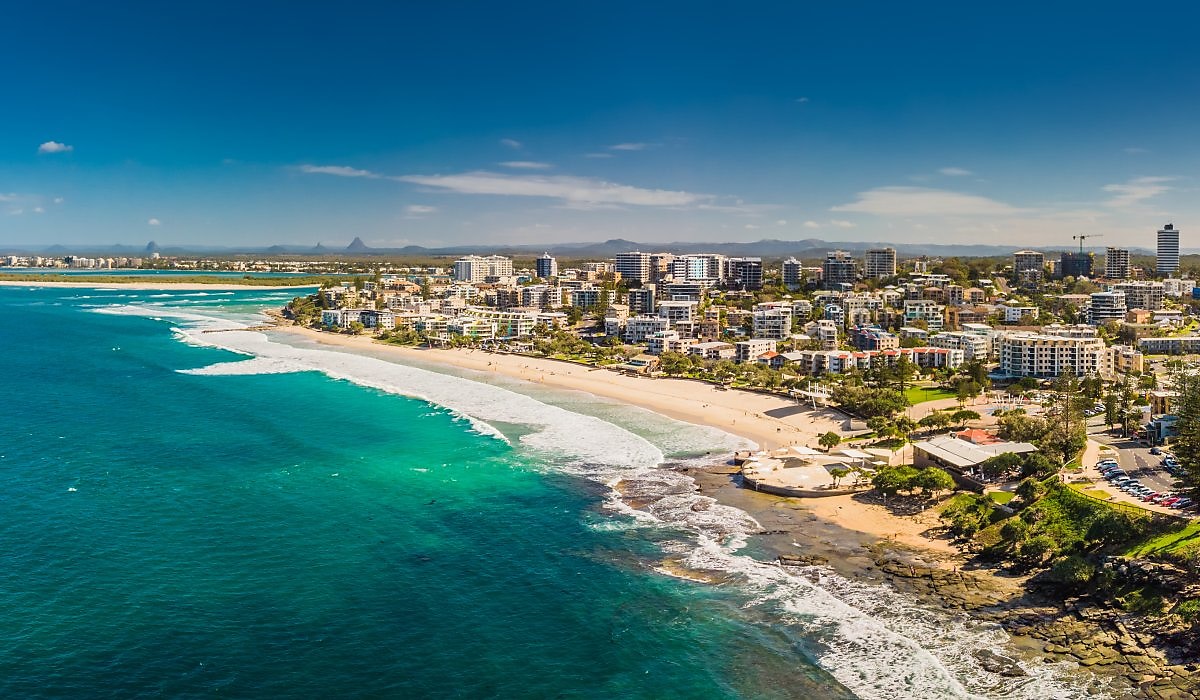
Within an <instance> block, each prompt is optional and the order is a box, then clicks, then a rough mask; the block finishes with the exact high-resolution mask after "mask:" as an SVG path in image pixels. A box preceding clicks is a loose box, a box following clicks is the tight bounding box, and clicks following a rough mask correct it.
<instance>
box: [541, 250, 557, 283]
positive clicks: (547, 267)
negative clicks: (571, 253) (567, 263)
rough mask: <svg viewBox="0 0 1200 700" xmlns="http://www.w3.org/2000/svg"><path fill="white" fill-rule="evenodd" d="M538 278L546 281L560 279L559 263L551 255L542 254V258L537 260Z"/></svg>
mask: <svg viewBox="0 0 1200 700" xmlns="http://www.w3.org/2000/svg"><path fill="white" fill-rule="evenodd" d="M537 276H538V277H541V278H542V279H544V280H548V279H550V278H551V277H558V261H557V260H555V259H554V257H553V256H551V255H550V254H549V253H542V257H540V258H538V259H537Z"/></svg>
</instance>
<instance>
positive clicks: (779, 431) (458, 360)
mask: <svg viewBox="0 0 1200 700" xmlns="http://www.w3.org/2000/svg"><path fill="white" fill-rule="evenodd" d="M272 330H273V331H280V332H284V333H288V334H291V335H295V336H300V337H303V338H307V339H309V340H312V341H315V342H317V343H320V344H323V345H329V346H333V347H337V348H344V349H347V350H369V351H373V352H379V353H382V354H383V355H384V356H386V355H391V356H393V357H397V358H408V359H412V360H418V361H424V362H428V363H431V364H437V365H442V366H448V367H453V368H455V369H465V370H472V371H477V372H484V373H491V374H496V375H499V376H503V377H506V378H509V379H518V380H523V381H527V382H533V383H536V384H541V385H543V386H547V387H553V388H556V389H565V390H571V391H581V392H585V393H588V394H592V395H594V396H599V397H602V398H607V399H611V400H614V401H619V402H621V403H624V404H627V405H630V406H636V407H638V408H642V409H645V410H648V411H651V412H654V413H657V414H660V415H663V416H666V417H668V418H672V419H675V420H678V421H682V422H684V423H690V424H693V425H701V426H707V427H711V428H716V429H718V430H722V431H725V432H727V433H730V434H733V435H735V436H737V437H740V438H742V439H743V440H748V441H750V442H754V443H756V444H757V445H758V448H759V449H775V448H778V447H783V446H788V445H807V446H809V447H816V446H817V437H818V436H819V435H821V434H822V433H824V432H827V431H830V430H832V431H835V432H838V431H840V430H841V428H842V425H843V423H844V421H845V420H846V418H845V416H844V415H843V414H841V413H840V412H837V411H833V410H830V409H815V410H814V409H812V408H811V407H806V406H804V405H802V404H797V403H796V402H795V401H792V400H790V399H787V398H785V397H781V396H770V395H767V394H759V393H756V392H748V391H741V390H739V389H727V390H720V389H716V388H714V387H713V386H712V385H709V384H704V383H700V382H694V381H689V380H686V379H673V378H653V379H652V378H649V377H640V376H632V375H627V374H622V373H617V372H613V371H610V370H606V369H597V368H593V367H587V366H584V365H577V364H574V363H571V362H566V361H562V360H555V359H550V358H538V357H529V356H525V355H509V354H500V353H489V352H485V351H481V350H461V349H453V350H452V349H439V348H415V347H409V346H401V345H389V344H387V343H380V342H376V341H375V340H374V339H373V338H371V337H370V336H365V335H362V336H348V335H341V334H334V333H328V332H325V331H318V330H314V329H311V328H306V327H303V326H297V325H286V324H285V323H282V322H281V323H280V324H278V325H276V326H274V327H273V328H272ZM701 488H702V493H705V494H706V495H712V494H709V493H708V489H707V488H705V487H703V486H702V487H701ZM736 488H738V490H739V491H745V492H747V493H749V492H750V491H749V490H745V489H740V487H736ZM718 491H719V492H721V493H724V490H718ZM761 495H765V494H761ZM772 498H781V497H772ZM739 500H741V499H739ZM718 501H720V502H722V503H723V504H724V503H726V499H725V498H718ZM796 503H797V505H799V506H801V507H802V508H803V509H804V510H805V511H807V512H810V513H812V514H813V515H814V516H815V517H817V518H820V519H821V520H824V521H827V522H830V523H833V524H836V525H838V526H839V527H840V528H842V529H844V530H849V531H853V532H855V533H858V534H859V535H866V536H869V537H872V538H874V539H876V540H879V541H881V542H889V543H891V544H899V545H903V546H905V547H907V548H910V549H916V550H922V551H926V552H928V553H929V554H931V555H933V556H934V557H935V558H937V559H939V560H950V559H953V560H955V561H956V562H958V561H959V560H964V557H963V555H962V554H961V553H959V551H958V549H957V548H956V547H955V546H953V545H952V544H951V543H950V542H949V541H948V540H946V539H944V538H941V537H936V536H929V535H927V534H925V533H927V532H928V531H931V530H936V529H937V528H938V527H939V525H938V523H937V522H936V518H934V515H933V513H927V514H925V515H923V516H921V517H919V518H912V517H903V516H897V515H893V514H892V513H890V512H889V511H888V510H887V509H886V508H884V507H883V506H880V505H876V504H872V503H863V502H861V501H856V500H852V494H842V495H837V496H825V497H822V498H806V499H801V500H798V501H796ZM739 507H741V506H739ZM756 510H757V509H756ZM751 515H752V516H754V515H755V513H754V512H751ZM930 518H933V521H931V520H930Z"/></svg>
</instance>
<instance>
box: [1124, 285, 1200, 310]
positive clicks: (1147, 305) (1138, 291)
mask: <svg viewBox="0 0 1200 700" xmlns="http://www.w3.org/2000/svg"><path fill="white" fill-rule="evenodd" d="M1112 288H1113V289H1114V290H1117V291H1120V292H1124V293H1125V308H1126V309H1145V310H1147V311H1158V310H1159V309H1161V308H1162V307H1163V298H1164V296H1165V295H1166V285H1164V284H1163V283H1162V282H1121V283H1120V284H1114V285H1113V287H1112ZM1188 291H1189V293H1190V291H1191V290H1188Z"/></svg>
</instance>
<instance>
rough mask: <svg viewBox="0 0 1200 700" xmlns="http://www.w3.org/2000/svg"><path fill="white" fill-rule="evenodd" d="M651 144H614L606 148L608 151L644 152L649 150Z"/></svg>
mask: <svg viewBox="0 0 1200 700" xmlns="http://www.w3.org/2000/svg"><path fill="white" fill-rule="evenodd" d="M653 145H654V144H652V143H616V144H613V145H611V146H609V147H608V150H610V151H644V150H646V149H647V148H650V147H651V146H653Z"/></svg>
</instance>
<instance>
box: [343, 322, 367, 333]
mask: <svg viewBox="0 0 1200 700" xmlns="http://www.w3.org/2000/svg"><path fill="white" fill-rule="evenodd" d="M347 330H349V331H350V332H351V333H353V334H354V335H358V334H360V333H362V332H363V331H364V330H366V326H364V325H363V324H362V323H360V322H358V321H351V322H350V325H349V326H347Z"/></svg>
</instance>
